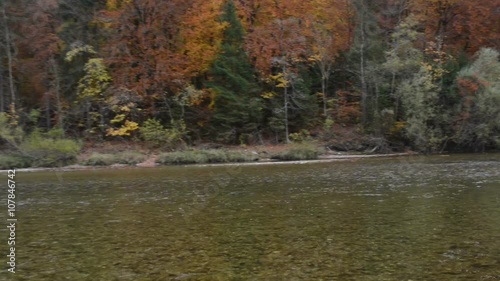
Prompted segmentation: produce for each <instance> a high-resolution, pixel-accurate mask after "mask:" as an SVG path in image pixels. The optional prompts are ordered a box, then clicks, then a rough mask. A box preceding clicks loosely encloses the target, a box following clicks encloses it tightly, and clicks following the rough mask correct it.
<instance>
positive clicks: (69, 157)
mask: <svg viewBox="0 0 500 281" xmlns="http://www.w3.org/2000/svg"><path fill="white" fill-rule="evenodd" d="M80 149H81V145H80V144H79V143H78V142H76V141H74V140H71V139H52V138H47V137H44V136H42V135H41V134H40V133H38V132H33V133H32V134H31V135H30V136H29V137H28V138H27V139H26V140H25V141H23V142H22V143H21V145H20V146H19V150H20V151H21V152H22V154H23V155H26V156H27V157H29V158H30V159H31V161H32V165H33V166H35V167H56V166H64V165H69V164H72V163H75V162H76V157H77V155H78V152H79V151H80Z"/></svg>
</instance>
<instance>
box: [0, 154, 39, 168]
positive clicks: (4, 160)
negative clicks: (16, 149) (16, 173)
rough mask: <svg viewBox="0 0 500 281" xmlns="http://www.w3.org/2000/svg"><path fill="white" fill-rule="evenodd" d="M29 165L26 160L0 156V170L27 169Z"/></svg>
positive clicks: (18, 157) (19, 157) (24, 158)
mask: <svg viewBox="0 0 500 281" xmlns="http://www.w3.org/2000/svg"><path fill="white" fill-rule="evenodd" d="M30 166H31V163H30V161H29V159H28V158H26V157H22V156H16V155H0V170H6V169H14V168H27V167H30Z"/></svg>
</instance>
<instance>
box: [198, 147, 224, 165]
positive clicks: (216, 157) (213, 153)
mask: <svg viewBox="0 0 500 281" xmlns="http://www.w3.org/2000/svg"><path fill="white" fill-rule="evenodd" d="M199 153H202V154H205V155H206V158H207V162H208V163H226V162H228V159H227V156H226V153H225V152H224V151H222V150H216V149H211V150H201V151H199Z"/></svg>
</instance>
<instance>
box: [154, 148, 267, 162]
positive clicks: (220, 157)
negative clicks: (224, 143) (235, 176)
mask: <svg viewBox="0 0 500 281" xmlns="http://www.w3.org/2000/svg"><path fill="white" fill-rule="evenodd" d="M256 160H259V158H258V156H257V155H252V154H249V153H243V152H238V151H228V152H225V151H223V150H216V149H211V150H191V151H177V152H169V153H163V154H161V155H160V156H159V157H158V160H157V161H156V162H157V163H159V164H162V165H172V164H173V165H185V164H204V163H229V162H248V161H256Z"/></svg>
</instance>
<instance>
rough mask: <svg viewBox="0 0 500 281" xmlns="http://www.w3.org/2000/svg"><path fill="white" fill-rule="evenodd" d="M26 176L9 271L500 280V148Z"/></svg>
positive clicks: (35, 276) (42, 276) (40, 275)
mask: <svg viewBox="0 0 500 281" xmlns="http://www.w3.org/2000/svg"><path fill="white" fill-rule="evenodd" d="M0 176H1V177H4V179H5V180H4V181H5V182H7V175H6V174H0ZM16 184H17V185H16V196H17V197H16V203H17V207H16V208H17V209H16V212H17V213H16V214H17V218H18V221H17V228H16V241H17V242H16V251H17V252H16V263H17V267H16V273H15V274H10V273H6V270H5V271H3V272H2V273H1V275H0V280H51V281H56V280H72V281H78V280H103V281H108V280H109V281H112V280H120V281H124V280H125V281H126V280H134V281H135V280H356V281H357V280H361V281H362V280H377V281H380V280H405V281H409V280H413V281H416V280H440V281H447V280H454V281H455V280H468V281H469V280H500V154H463V155H451V156H406V157H398V158H390V159H387V158H380V159H358V160H345V161H336V162H330V163H313V164H309V163H308V164H286V165H265V166H260V165H255V166H207V167H195V166H182V167H180V166H177V167H161V168H125V169H96V170H85V171H69V172H54V171H44V172H18V173H17V175H16ZM2 194H4V196H3V197H4V198H6V197H7V195H6V192H4V193H2ZM5 208H6V207H5ZM6 211H7V210H5V212H4V211H2V212H1V215H0V219H2V220H3V221H6V219H7V214H6ZM2 235H3V236H2V237H4V238H2V240H3V241H5V242H2V243H1V245H0V250H1V251H2V252H1V253H2V256H3V257H4V259H5V261H7V258H6V257H5V254H3V253H7V235H8V233H7V229H6V228H5V227H4V229H3V230H2ZM2 264H4V266H5V267H6V263H5V262H3V263H2ZM3 278H5V279H3Z"/></svg>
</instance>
